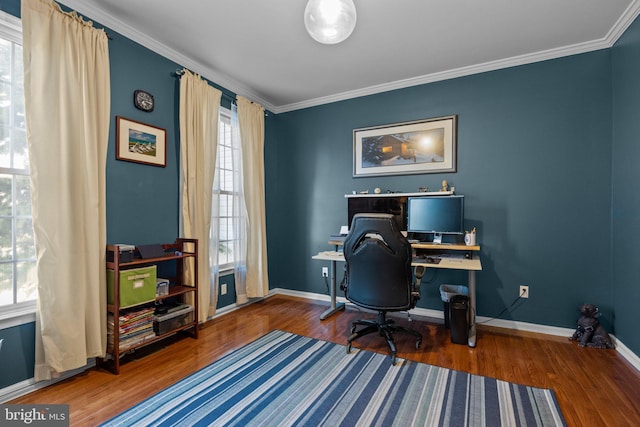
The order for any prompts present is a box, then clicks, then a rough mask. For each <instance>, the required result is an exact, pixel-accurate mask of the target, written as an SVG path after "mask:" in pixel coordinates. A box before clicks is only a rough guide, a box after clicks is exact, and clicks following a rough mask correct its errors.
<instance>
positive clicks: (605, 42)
mask: <svg viewBox="0 0 640 427" xmlns="http://www.w3.org/2000/svg"><path fill="white" fill-rule="evenodd" d="M639 1H640V0H639ZM636 15H637V13H636ZM629 24H630V22H629V23H627V26H628V25H629ZM620 34H622V33H620ZM613 43H615V40H614V41H613V42H612V41H611V40H610V37H609V36H607V37H606V38H603V39H600V40H594V41H590V42H585V43H578V44H575V45H570V46H564V47H559V48H555V49H549V50H545V51H540V52H534V53H531V54H526V55H519V56H514V57H511V58H505V59H499V60H496V61H489V62H485V63H482V64H476V65H471V66H468V67H461V68H456V69H452V70H446V71H442V72H437V73H432V74H426V75H423V76H418V77H412V78H409V79H404V80H398V81H394V82H389V83H383V84H380V85H375V86H369V87H365V88H361V89H356V90H353V91H348V92H343V93H338V94H335V95H329V96H324V97H321V98H315V99H310V100H307V101H302V102H298V103H293V104H288V105H283V106H280V107H279V108H278V110H277V112H279V113H284V112H288V111H295V110H299V109H302V108H309V107H315V106H319V105H323V104H328V103H331V102H338V101H344V100H347V99H353V98H358V97H361V96H368V95H375V94H377V93H382V92H388V91H392V90H396V89H404V88H408V87H413V86H419V85H423V84H427V83H434V82H439V81H443V80H450V79H455V78H458V77H465V76H471V75H473V74H480V73H485V72H488V71H496V70H501V69H505V68H510V67H517V66H520V65H526V64H532V63H535V62H541V61H547V60H550V59H557V58H562V57H565V56H571V55H577V54H581V53H587V52H592V51H596V50H601V49H607V48H609V47H611V46H612V45H613Z"/></svg>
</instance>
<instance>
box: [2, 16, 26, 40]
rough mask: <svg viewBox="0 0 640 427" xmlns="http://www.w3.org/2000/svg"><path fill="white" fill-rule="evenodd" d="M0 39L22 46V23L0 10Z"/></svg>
mask: <svg viewBox="0 0 640 427" xmlns="http://www.w3.org/2000/svg"><path fill="white" fill-rule="evenodd" d="M0 37H2V38H5V39H7V40H11V41H12V42H14V43H19V44H22V21H21V20H20V18H16V17H15V16H13V15H9V14H8V13H6V12H3V11H1V10H0Z"/></svg>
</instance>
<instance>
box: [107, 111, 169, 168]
mask: <svg viewBox="0 0 640 427" xmlns="http://www.w3.org/2000/svg"><path fill="white" fill-rule="evenodd" d="M116 159H117V160H124V161H127V162H135V163H142V164H145V165H152V166H160V167H165V166H166V165H167V131H166V130H165V129H162V128H159V127H156V126H152V125H149V124H146V123H142V122H138V121H135V120H131V119H127V118H125V117H122V116H116Z"/></svg>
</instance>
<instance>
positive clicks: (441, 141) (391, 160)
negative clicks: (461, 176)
mask: <svg viewBox="0 0 640 427" xmlns="http://www.w3.org/2000/svg"><path fill="white" fill-rule="evenodd" d="M456 121H457V116H455V115H454V116H447V117H437V118H433V119H425V120H418V121H414V122H405V123H395V124H391V125H384V126H374V127H369V128H363V129H355V130H354V131H353V176H354V177H363V176H384V175H407V174H422V173H443V172H456V167H457V165H456V151H457V135H456V132H457V123H456Z"/></svg>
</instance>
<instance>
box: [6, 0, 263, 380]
mask: <svg viewBox="0 0 640 427" xmlns="http://www.w3.org/2000/svg"><path fill="white" fill-rule="evenodd" d="M63 8H64V6H63ZM65 9H66V8H65ZM0 10H2V11H4V12H7V13H9V14H12V15H14V16H17V17H19V16H20V1H19V0H6V1H5V0H3V1H2V2H0ZM67 10H68V9H67ZM94 26H95V27H97V28H102V26H101V25H100V24H99V23H97V22H94ZM105 30H106V31H107V33H108V34H109V37H110V38H111V40H109V62H110V73H111V126H110V133H109V147H108V153H107V168H106V173H107V241H108V242H109V243H130V244H134V245H142V244H152V243H166V242H173V241H174V240H175V238H176V237H178V236H179V209H178V206H179V191H180V189H179V181H180V178H179V169H180V167H179V162H180V152H179V150H180V135H179V127H180V126H179V116H178V111H179V108H178V104H179V84H180V81H179V79H178V78H176V77H175V75H174V73H175V71H176V70H177V69H181V68H182V66H180V65H179V64H177V63H175V62H173V61H171V60H169V59H167V58H164V57H162V56H161V55H158V54H156V53H154V52H152V51H150V50H148V49H147V48H145V47H143V46H141V45H139V44H137V43H135V42H133V41H131V40H129V39H127V38H126V37H123V36H122V35H120V34H118V33H117V32H115V31H113V30H110V29H109V28H105ZM212 85H213V86H215V87H217V88H218V89H221V90H223V91H224V92H225V93H226V94H227V95H229V96H225V97H223V99H222V101H221V103H222V105H223V106H224V107H226V108H229V107H230V97H234V96H235V94H233V93H232V92H230V91H228V90H226V89H224V88H222V87H220V86H218V85H216V84H215V83H212ZM136 89H143V90H146V91H147V92H150V93H152V94H153V95H154V98H155V109H154V111H153V112H151V113H145V112H143V111H140V110H138V109H136V108H135V107H134V106H133V92H134V90H136ZM116 116H122V117H125V118H127V119H131V120H135V121H139V122H143V123H146V124H150V125H153V126H157V127H160V128H163V129H166V131H167V165H166V167H164V168H162V167H156V166H149V165H143V164H138V163H132V162H125V161H121V160H116V149H115V143H116V142H115V141H116V139H115V138H116ZM267 123H268V120H267ZM221 283H228V288H229V293H228V294H227V295H225V296H224V297H222V296H221V297H220V299H219V301H218V307H224V306H227V305H230V304H233V303H234V302H235V290H234V289H233V286H234V281H233V276H232V275H231V276H223V277H222V278H221ZM34 328H35V325H34V323H29V324H25V325H22V326H17V327H13V328H7V329H3V330H0V339H1V338H5V340H4V343H3V347H2V350H1V351H0V389H1V388H3V387H5V386H8V385H11V384H15V383H18V382H20V381H23V380H26V379H29V378H32V377H33V366H34V361H35V356H34V345H35V344H34V336H35V335H34V333H35V332H34ZM5 368H7V369H10V370H11V373H10V374H7V375H5ZM7 372H8V371H7Z"/></svg>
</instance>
